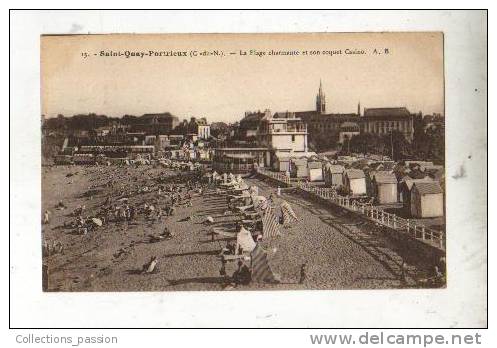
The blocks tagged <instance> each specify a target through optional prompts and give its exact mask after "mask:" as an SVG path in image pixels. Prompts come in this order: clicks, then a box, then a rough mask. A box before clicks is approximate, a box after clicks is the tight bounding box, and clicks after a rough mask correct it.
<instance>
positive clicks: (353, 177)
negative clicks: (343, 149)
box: [344, 169, 367, 196]
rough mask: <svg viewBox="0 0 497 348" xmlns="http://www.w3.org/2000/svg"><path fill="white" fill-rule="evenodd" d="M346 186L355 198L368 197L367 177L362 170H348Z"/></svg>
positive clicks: (345, 179)
mask: <svg viewBox="0 0 497 348" xmlns="http://www.w3.org/2000/svg"><path fill="white" fill-rule="evenodd" d="M344 186H345V187H346V188H347V190H348V191H349V192H350V194H351V195H353V196H361V195H366V194H367V191H366V176H365V174H364V172H363V171H362V170H360V169H347V170H345V174H344Z"/></svg>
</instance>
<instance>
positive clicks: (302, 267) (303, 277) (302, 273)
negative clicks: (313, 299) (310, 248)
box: [299, 262, 307, 284]
mask: <svg viewBox="0 0 497 348" xmlns="http://www.w3.org/2000/svg"><path fill="white" fill-rule="evenodd" d="M306 266H307V264H306V263H305V262H304V263H303V264H302V265H301V266H300V279H299V284H304V281H305V278H306V276H305V267H306Z"/></svg>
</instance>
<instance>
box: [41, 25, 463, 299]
mask: <svg viewBox="0 0 497 348" xmlns="http://www.w3.org/2000/svg"><path fill="white" fill-rule="evenodd" d="M40 41H41V47H40V54H41V57H40V71H41V115H40V116H41V200H42V201H41V208H42V210H41V212H40V217H41V220H40V224H41V242H42V245H41V248H42V260H40V263H42V267H41V270H42V275H41V277H42V280H43V282H42V288H43V291H45V292H119V291H133V292H136V291H198V290H202V291H206V290H207V291H208V290H213V291H249V290H335V289H337V290H338V289H340V290H350V289H422V288H429V289H444V288H446V286H447V281H448V279H447V278H448V277H447V265H446V236H447V235H449V234H450V233H451V231H450V230H447V229H446V216H445V215H446V214H445V211H446V196H447V194H446V185H445V180H446V163H445V153H446V151H445V150H446V149H445V120H446V117H448V118H450V115H446V114H445V99H444V96H445V91H444V34H443V33H442V32H385V33H286V34H104V35H85V34H82V35H42V36H41V37H40ZM455 175H456V176H457V175H459V176H461V177H462V176H464V175H465V172H464V167H461V169H460V170H459V172H458V173H456V174H455ZM449 281H450V279H449Z"/></svg>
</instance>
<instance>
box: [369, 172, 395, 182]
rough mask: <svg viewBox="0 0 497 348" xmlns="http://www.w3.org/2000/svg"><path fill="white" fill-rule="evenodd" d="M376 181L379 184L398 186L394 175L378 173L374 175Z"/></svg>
mask: <svg viewBox="0 0 497 348" xmlns="http://www.w3.org/2000/svg"><path fill="white" fill-rule="evenodd" d="M374 181H375V182H376V183H378V184H396V183H397V177H396V176H395V174H393V173H388V172H376V173H375V174H374Z"/></svg>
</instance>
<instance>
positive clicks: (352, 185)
mask: <svg viewBox="0 0 497 348" xmlns="http://www.w3.org/2000/svg"><path fill="white" fill-rule="evenodd" d="M277 169H280V171H283V172H286V174H287V175H289V176H290V177H291V178H293V179H294V180H295V179H303V180H307V181H310V182H313V183H315V184H316V185H322V186H324V187H334V188H336V189H337V192H340V193H343V194H346V195H348V196H351V197H371V198H373V201H374V203H375V204H377V205H392V204H399V203H402V205H403V208H404V210H405V212H406V214H407V215H409V216H411V217H415V218H435V217H442V216H444V204H445V194H444V189H443V188H444V186H445V185H444V180H445V174H444V167H443V166H441V165H435V164H433V163H432V162H427V161H404V162H401V163H396V162H394V161H381V160H380V161H378V160H375V159H369V158H360V159H358V158H354V157H349V156H343V157H339V158H338V159H337V160H332V161H330V160H328V159H326V158H322V157H317V156H316V157H314V158H309V159H308V158H296V159H290V160H289V161H288V164H287V166H286V167H281V168H277ZM282 169H283V170H282Z"/></svg>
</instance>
